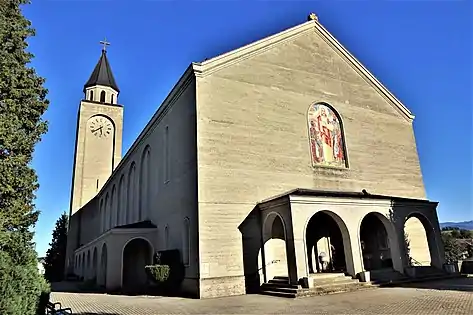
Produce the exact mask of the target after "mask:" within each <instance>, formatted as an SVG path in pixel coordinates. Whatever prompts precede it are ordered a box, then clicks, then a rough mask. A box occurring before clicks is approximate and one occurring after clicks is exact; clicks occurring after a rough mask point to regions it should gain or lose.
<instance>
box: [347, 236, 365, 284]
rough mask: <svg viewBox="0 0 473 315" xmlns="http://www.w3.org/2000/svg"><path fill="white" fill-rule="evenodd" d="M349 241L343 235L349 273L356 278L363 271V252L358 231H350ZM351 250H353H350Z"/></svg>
mask: <svg viewBox="0 0 473 315" xmlns="http://www.w3.org/2000/svg"><path fill="white" fill-rule="evenodd" d="M348 233H349V236H350V237H349V240H348V239H347V237H346V236H345V235H343V231H342V235H343V247H344V251H345V261H346V265H347V272H348V273H349V274H350V275H351V276H352V277H356V275H357V274H359V273H360V272H362V271H363V261H362V257H363V254H362V252H361V245H360V240H359V239H358V236H357V235H358V233H357V231H354V230H352V229H348ZM350 249H351V250H350Z"/></svg>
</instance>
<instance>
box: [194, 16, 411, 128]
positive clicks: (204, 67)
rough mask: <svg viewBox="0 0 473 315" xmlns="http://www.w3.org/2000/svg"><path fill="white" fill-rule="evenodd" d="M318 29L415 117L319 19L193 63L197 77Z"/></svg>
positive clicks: (390, 99) (389, 98)
mask: <svg viewBox="0 0 473 315" xmlns="http://www.w3.org/2000/svg"><path fill="white" fill-rule="evenodd" d="M309 31H315V32H316V33H317V34H318V35H320V37H321V38H322V39H323V40H325V42H326V43H327V44H328V45H329V46H330V47H332V48H333V49H334V50H335V51H336V52H337V53H338V54H339V55H340V56H341V57H342V59H344V60H345V61H346V62H347V63H348V64H349V65H350V66H351V67H352V68H353V69H354V70H355V71H356V72H357V73H358V74H360V75H361V76H362V77H363V78H365V80H366V81H367V82H368V83H369V84H370V85H371V86H372V87H373V88H375V89H376V90H377V91H378V92H379V93H380V94H381V96H382V97H383V98H384V99H386V100H387V101H388V102H389V103H390V104H392V105H393V106H394V107H395V108H396V109H397V110H398V111H399V112H400V113H401V114H402V115H403V116H404V117H405V118H406V119H407V120H408V121H412V120H413V119H414V117H415V116H414V115H413V114H412V113H411V111H410V110H409V109H408V108H407V107H406V106H405V105H404V104H402V103H401V101H400V100H399V99H397V98H396V97H395V96H394V95H393V94H392V93H391V92H390V91H389V90H388V89H387V88H386V87H385V86H384V85H383V84H382V83H381V82H380V81H379V80H378V79H377V78H376V77H375V76H374V75H373V74H372V73H371V72H369V71H368V69H366V67H365V66H363V65H362V64H361V63H360V62H359V61H358V60H357V59H356V58H355V57H354V56H353V55H352V54H351V53H350V52H349V51H348V50H347V49H346V48H345V47H344V46H343V45H342V44H340V42H338V41H337V39H335V37H334V36H333V35H332V34H330V32H328V31H327V30H326V29H325V28H324V27H323V26H322V25H321V24H320V23H319V22H318V21H317V20H311V21H308V22H305V23H302V24H299V25H297V26H294V27H292V28H289V29H287V30H285V31H282V32H280V33H277V34H275V35H272V36H269V37H266V38H263V39H261V40H258V41H255V42H253V43H251V44H248V45H245V46H243V47H240V48H238V49H235V50H232V51H230V52H227V53H224V54H222V55H219V56H216V57H214V58H211V59H209V60H206V61H203V62H194V63H192V68H193V70H194V73H195V76H196V77H205V76H207V75H209V74H212V73H213V72H215V71H218V70H220V69H223V68H226V67H228V66H231V65H233V64H235V63H237V62H240V61H242V60H244V59H247V58H250V57H252V56H255V55H258V54H261V53H263V52H264V51H266V50H268V49H271V48H272V47H274V46H275V45H277V44H279V43H283V42H285V41H288V40H292V39H294V38H295V37H297V36H300V35H303V34H305V33H306V32H309Z"/></svg>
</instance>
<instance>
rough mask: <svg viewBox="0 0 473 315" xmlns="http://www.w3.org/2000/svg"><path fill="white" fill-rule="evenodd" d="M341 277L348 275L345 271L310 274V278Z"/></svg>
mask: <svg viewBox="0 0 473 315" xmlns="http://www.w3.org/2000/svg"><path fill="white" fill-rule="evenodd" d="M339 277H346V275H345V274H344V273H343V272H337V273H335V272H334V273H331V272H327V273H314V274H311V275H309V278H310V279H333V278H339Z"/></svg>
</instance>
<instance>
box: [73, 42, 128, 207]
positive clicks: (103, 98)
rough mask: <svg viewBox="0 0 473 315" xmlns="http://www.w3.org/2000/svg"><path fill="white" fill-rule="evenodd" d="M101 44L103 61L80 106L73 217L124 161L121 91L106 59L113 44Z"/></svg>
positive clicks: (96, 69) (91, 78)
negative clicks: (108, 48) (108, 47)
mask: <svg viewBox="0 0 473 315" xmlns="http://www.w3.org/2000/svg"><path fill="white" fill-rule="evenodd" d="M100 43H101V44H102V45H103V48H102V53H101V56H100V59H99V61H98V63H97V65H96V66H95V68H94V70H93V72H92V74H91V75H90V78H89V80H88V81H87V82H86V83H85V85H84V89H83V92H84V99H83V100H82V101H81V102H80V105H79V113H78V117H77V131H76V147H75V156H74V170H73V175H72V187H71V206H70V215H73V214H74V213H75V212H76V211H77V210H79V209H80V208H81V207H83V206H84V205H85V204H86V203H87V202H89V201H90V200H91V199H92V198H93V197H95V195H97V193H98V192H99V191H100V189H101V188H102V186H103V185H104V184H105V182H106V181H107V179H108V178H109V177H110V175H111V173H112V171H113V170H114V169H115V167H116V166H117V165H118V163H119V162H120V160H121V151H122V131H123V106H122V105H120V104H118V95H119V93H120V90H119V88H118V85H117V83H116V82H115V78H114V77H113V74H112V69H111V67H110V64H109V62H108V58H107V46H108V45H110V43H108V42H107V41H101V42H100Z"/></svg>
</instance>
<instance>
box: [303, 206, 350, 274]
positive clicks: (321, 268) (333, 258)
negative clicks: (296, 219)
mask: <svg viewBox="0 0 473 315" xmlns="http://www.w3.org/2000/svg"><path fill="white" fill-rule="evenodd" d="M333 216H335V214H333ZM333 216H332V214H331V213H330V214H329V212H326V211H321V212H317V213H316V214H314V215H313V216H312V218H311V219H310V220H309V223H308V225H307V229H306V246H307V256H308V264H309V273H321V272H337V273H338V272H346V271H347V265H346V258H345V247H344V240H343V235H342V231H341V229H340V227H339V224H338V223H337V222H336V221H335V219H334V218H333Z"/></svg>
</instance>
